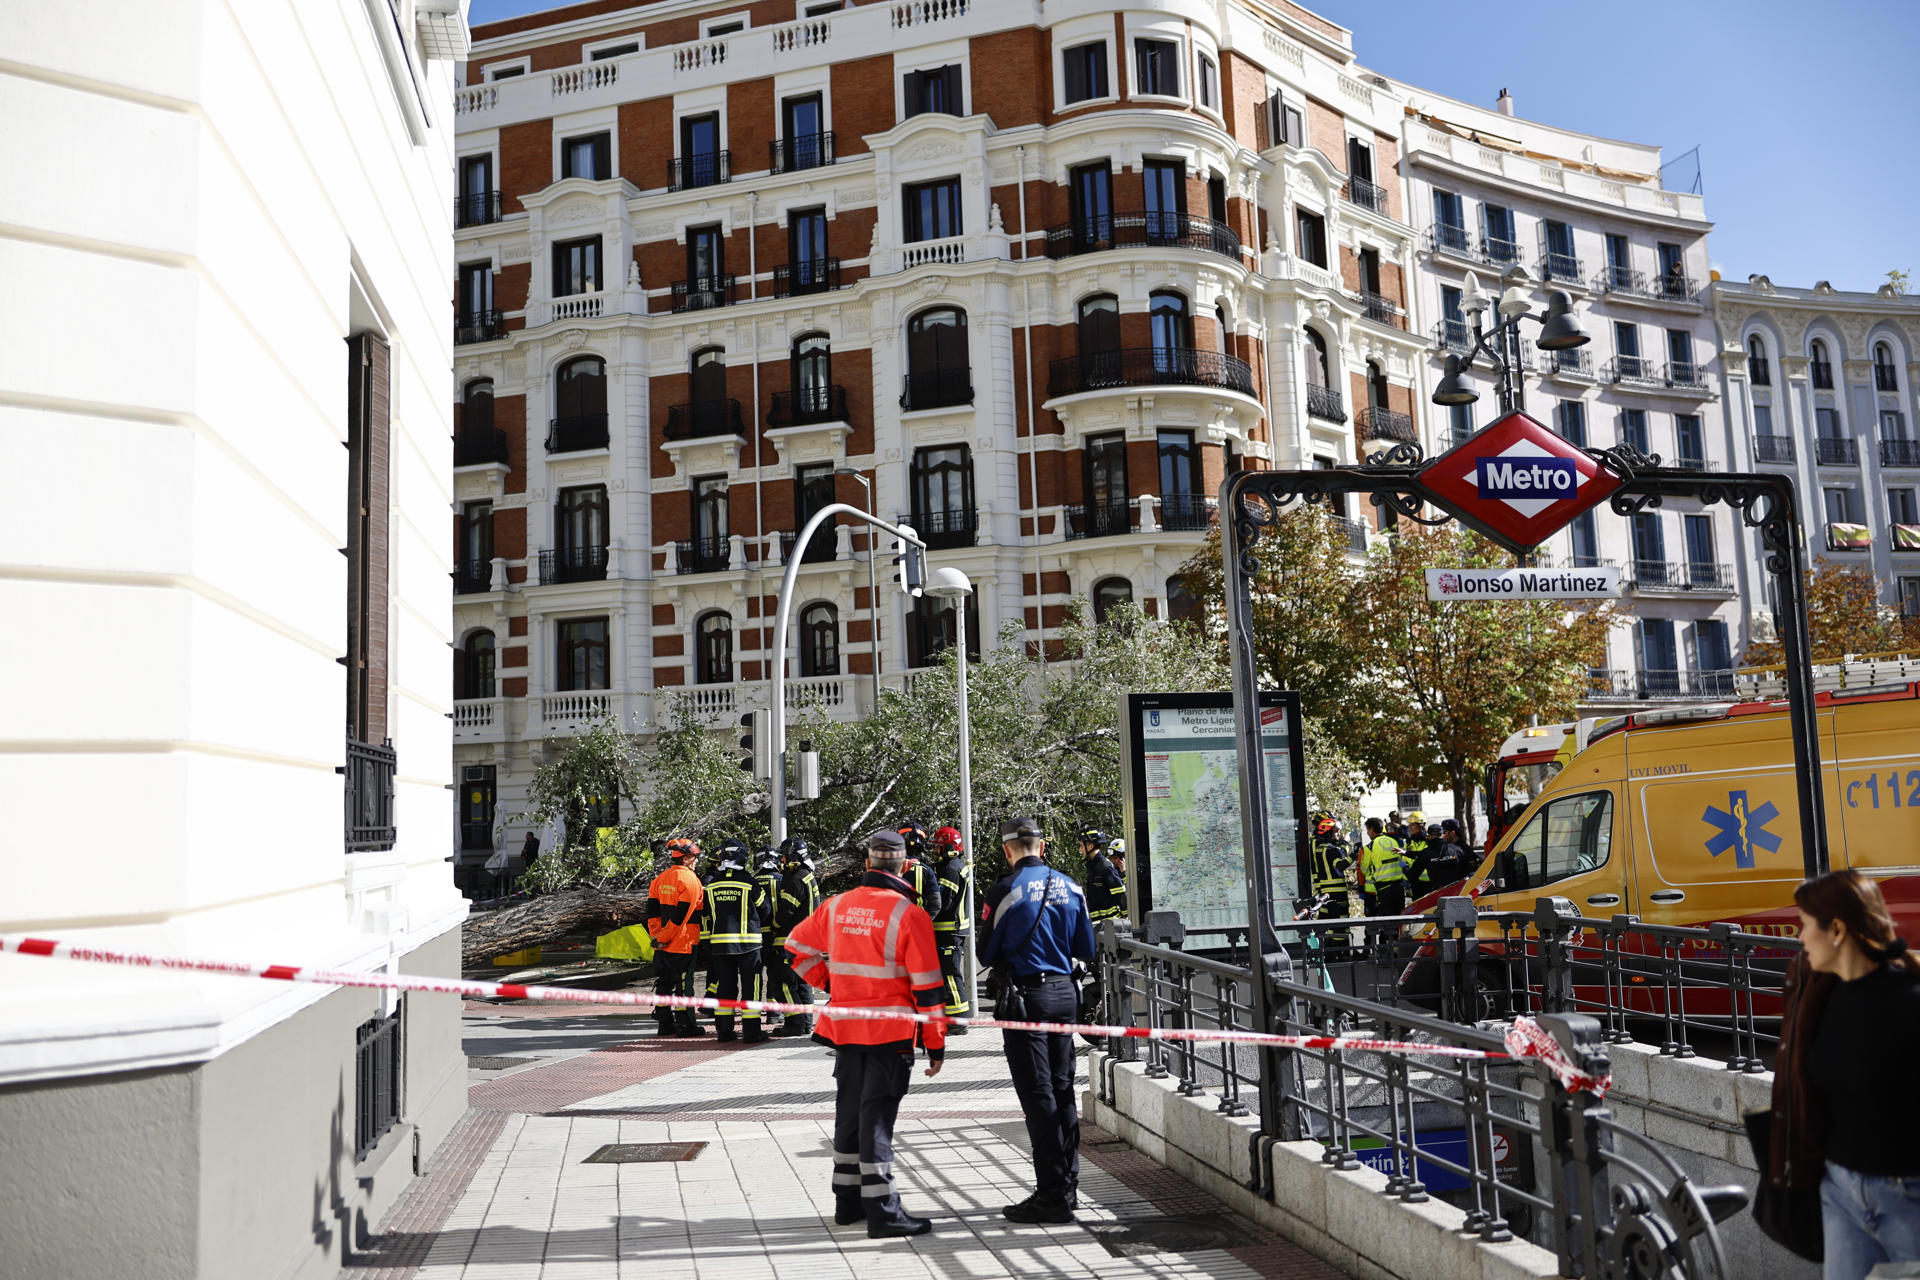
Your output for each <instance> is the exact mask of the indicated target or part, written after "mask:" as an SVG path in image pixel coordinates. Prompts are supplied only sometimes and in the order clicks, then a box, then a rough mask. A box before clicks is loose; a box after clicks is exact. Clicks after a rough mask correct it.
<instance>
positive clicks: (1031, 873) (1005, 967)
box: [976, 818, 1094, 1222]
mask: <svg viewBox="0 0 1920 1280" xmlns="http://www.w3.org/2000/svg"><path fill="white" fill-rule="evenodd" d="M1000 848H1001V852H1003V853H1004V854H1005V855H1006V858H1007V865H1008V872H1007V874H1006V875H1004V876H1002V877H1001V878H1000V879H999V880H998V881H996V882H995V883H994V886H993V888H991V889H989V890H988V891H987V900H986V902H985V904H984V905H983V907H982V910H981V927H980V937H979V940H978V942H977V944H976V947H977V950H978V953H979V957H980V963H981V964H983V965H991V966H993V967H994V970H995V982H996V986H997V987H1000V988H1001V989H1005V988H1007V987H1011V988H1013V989H1015V990H1016V991H1017V994H1018V997H1019V999H1020V1002H1021V1004H1022V1005H1023V1006H1024V1010H1023V1017H1022V1019H1021V1020H1023V1021H1032V1022H1076V1021H1078V1020H1079V1016H1078V1015H1079V1003H1080V999H1079V990H1078V988H1076V987H1075V986H1074V984H1073V977H1072V973H1073V962H1074V961H1075V960H1084V961H1085V962H1087V963H1088V964H1092V963H1093V959H1094V952H1093V920H1092V919H1091V917H1089V916H1088V914H1087V901H1086V896H1085V894H1083V893H1082V892H1081V889H1080V886H1079V885H1077V884H1075V883H1074V882H1073V881H1072V880H1071V879H1069V878H1068V877H1066V876H1063V875H1061V874H1060V873H1059V872H1057V871H1055V870H1053V869H1052V868H1051V867H1049V866H1047V864H1046V862H1045V861H1044V855H1045V853H1046V842H1045V841H1044V840H1043V839H1042V838H1041V836H1040V824H1039V823H1037V822H1036V821H1034V820H1033V819H1032V818H1013V819H1011V820H1009V821H1007V822H1004V823H1002V824H1001V826H1000ZM1004 1003H1005V1002H1004V1001H1003V1008H1002V1009H1001V1010H999V1012H1001V1013H1002V1014H1004V1013H1005V1012H1007V1011H1006V1009H1005V1008H1004ZM1000 1034H1001V1036H1002V1041H1001V1043H1002V1048H1003V1049H1004V1050H1005V1052H1006V1055H1007V1071H1008V1074H1009V1075H1011V1076H1012V1077H1013V1088H1014V1092H1015V1093H1017V1094H1018V1095H1019V1097H1020V1110H1021V1111H1022V1112H1023V1113H1025V1115H1026V1120H1027V1137H1028V1139H1029V1140H1030V1141H1031V1143H1032V1146H1033V1171H1034V1182H1035V1184H1036V1186H1035V1188H1034V1192H1033V1194H1032V1195H1031V1196H1028V1197H1027V1198H1026V1199H1025V1200H1022V1201H1021V1202H1020V1203H1018V1204H1011V1205H1008V1206H1007V1207H1006V1209H1005V1210H1003V1212H1004V1213H1005V1214H1006V1216H1007V1217H1008V1218H1009V1219H1011V1220H1012V1221H1014V1222H1072V1221H1073V1211H1074V1209H1075V1208H1076V1207H1078V1204H1079V1187H1080V1110H1079V1106H1078V1103H1077V1101H1076V1099H1075V1097H1074V1091H1073V1073H1074V1059H1073V1037H1072V1036H1071V1035H1067V1034H1063V1033H1059V1032H1043V1031H1002V1032H1001V1033H1000Z"/></svg>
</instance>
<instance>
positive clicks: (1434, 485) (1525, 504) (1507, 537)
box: [1420, 413, 1620, 553]
mask: <svg viewBox="0 0 1920 1280" xmlns="http://www.w3.org/2000/svg"><path fill="white" fill-rule="evenodd" d="M1420 483H1421V484H1422V485H1423V486H1425V488H1426V489H1427V491H1428V492H1429V493H1430V494H1431V495H1432V496H1433V499H1434V501H1435V502H1436V503H1438V504H1439V505H1440V506H1441V507H1442V508H1444V509H1445V510H1446V511H1447V512H1449V513H1450V514H1452V515H1453V516H1455V517H1457V518H1458V519H1459V521H1460V522H1461V523H1462V524H1464V525H1467V526H1469V527H1470V528H1474V529H1478V530H1479V531H1480V532H1481V533H1484V534H1486V535H1487V536H1488V537H1489V538H1492V539H1493V540H1494V541H1495V542H1497V543H1499V544H1500V545H1501V546H1503V547H1505V548H1507V550H1509V551H1512V552H1515V553H1521V552H1526V551H1530V550H1532V549H1533V548H1534V547H1537V546H1539V545H1540V544H1541V543H1542V542H1544V541H1546V540H1547V538H1549V537H1550V536H1552V535H1553V534H1554V533H1556V532H1558V531H1559V530H1560V529H1562V528H1565V527H1566V525H1567V524H1568V523H1569V522H1570V521H1572V520H1573V518H1574V517H1575V516H1577V515H1579V514H1580V513H1581V512H1582V511H1587V510H1590V509H1592V508H1593V507H1596V506H1598V505H1599V504H1600V503H1602V502H1605V501H1606V500H1607V498H1608V496H1609V495H1611V494H1612V493H1613V491H1614V490H1616V489H1618V488H1619V487H1620V476H1619V475H1617V474H1616V473H1615V472H1614V471H1613V470H1612V469H1611V468H1609V467H1607V466H1606V465H1604V464H1603V463H1600V462H1597V461H1595V460H1594V459H1593V458H1591V457H1589V456H1588V455H1587V454H1586V452H1585V451H1584V450H1581V449H1579V448H1576V447H1575V446H1574V445H1572V444H1570V443H1568V442H1567V441H1566V440H1564V439H1563V438H1561V437H1560V436H1558V435H1555V434H1554V433H1553V432H1551V431H1549V430H1547V428H1546V427H1544V426H1542V425H1541V424H1540V423H1538V422H1535V421H1534V420H1533V419H1532V418H1529V417H1528V416H1527V415H1526V414H1524V413H1510V414H1508V415H1507V416H1506V417H1504V418H1501V419H1500V420H1499V421H1497V422H1495V423H1493V424H1492V425H1491V426H1489V427H1488V428H1487V429H1486V430H1484V431H1481V432H1479V433H1478V434H1476V435H1474V436H1472V437H1470V438H1469V439H1467V440H1466V441H1465V442H1464V443H1462V444H1459V445H1457V446H1455V447H1454V448H1453V449H1451V450H1449V451H1448V452H1446V453H1443V454H1441V455H1440V456H1439V457H1437V458H1435V459H1434V460H1433V461H1432V462H1430V463H1428V464H1427V466H1426V467H1425V468H1424V469H1423V470H1422V471H1421V472H1420Z"/></svg>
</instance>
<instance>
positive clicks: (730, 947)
mask: <svg viewBox="0 0 1920 1280" xmlns="http://www.w3.org/2000/svg"><path fill="white" fill-rule="evenodd" d="M744 848H745V846H742V847H741V849H740V850H729V851H728V852H726V853H723V854H722V855H721V857H720V863H719V866H718V867H717V868H716V869H715V871H716V874H715V877H714V879H713V880H711V881H710V882H708V884H707V885H706V908H705V910H704V911H703V912H702V916H701V925H702V932H703V933H704V934H705V936H706V939H707V947H708V951H707V965H708V968H707V983H708V987H709V989H710V990H714V991H717V993H718V995H719V997H720V998H721V999H722V1000H764V999H766V995H767V993H766V987H765V983H766V975H765V973H764V972H763V971H762V970H761V968H760V947H761V939H762V937H763V935H764V934H765V932H766V928H767V924H768V922H769V921H770V920H771V919H772V917H773V904H772V903H770V902H769V901H767V891H766V890H765V889H764V888H762V887H761V886H760V884H759V883H758V882H757V881H755V880H754V878H753V874H752V873H751V872H750V871H748V870H747V864H746V860H745V858H744V857H743V856H742V851H743V850H744ZM740 1020H741V1021H742V1022H743V1023H745V1024H746V1036H745V1040H746V1042H747V1043H748V1044H759V1043H760V1042H761V1041H762V1040H765V1039H766V1038H767V1033H766V1031H765V1030H764V1029H763V1028H762V1027H761V1026H760V1011H759V1010H758V1009H748V1010H745V1011H744V1012H743V1013H742V1014H741V1016H740ZM713 1022H714V1026H716V1027H717V1028H719V1031H720V1035H719V1039H720V1042H721V1043H722V1044H726V1043H729V1042H731V1041H732V1040H733V1010H731V1009H721V1010H719V1011H717V1012H716V1013H715V1014H714V1015H713Z"/></svg>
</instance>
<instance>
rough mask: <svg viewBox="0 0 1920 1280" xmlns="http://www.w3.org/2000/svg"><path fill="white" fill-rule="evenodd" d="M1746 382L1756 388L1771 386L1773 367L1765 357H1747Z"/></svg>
mask: <svg viewBox="0 0 1920 1280" xmlns="http://www.w3.org/2000/svg"><path fill="white" fill-rule="evenodd" d="M1747 381H1749V382H1751V383H1752V384H1753V385H1754V386H1756V387H1770V386H1772V385H1773V366H1772V364H1771V363H1769V362H1768V360H1767V358H1766V357H1765V356H1748V357H1747Z"/></svg>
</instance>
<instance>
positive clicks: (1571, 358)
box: [1540, 347, 1593, 378]
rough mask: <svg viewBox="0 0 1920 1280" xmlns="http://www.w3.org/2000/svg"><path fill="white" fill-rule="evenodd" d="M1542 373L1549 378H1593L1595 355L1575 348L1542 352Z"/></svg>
mask: <svg viewBox="0 0 1920 1280" xmlns="http://www.w3.org/2000/svg"><path fill="white" fill-rule="evenodd" d="M1540 372H1541V373H1543V374H1545V375H1546V376H1547V377H1549V378H1552V377H1560V376H1565V377H1573V378H1591V377H1592V376H1593V353H1592V352H1591V351H1583V350H1581V349H1579V348H1577V347H1576V348H1573V349H1572V350H1567V351H1542V352H1541V353H1540Z"/></svg>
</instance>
